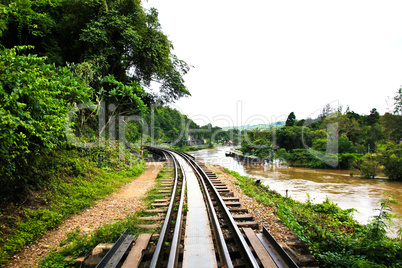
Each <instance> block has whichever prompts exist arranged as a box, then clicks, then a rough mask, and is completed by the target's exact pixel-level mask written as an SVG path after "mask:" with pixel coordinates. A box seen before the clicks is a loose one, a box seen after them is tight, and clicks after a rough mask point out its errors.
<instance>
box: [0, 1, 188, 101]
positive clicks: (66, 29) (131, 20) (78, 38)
mask: <svg viewBox="0 0 402 268" xmlns="http://www.w3.org/2000/svg"><path fill="white" fill-rule="evenodd" d="M4 4H5V5H3V6H2V11H4V12H0V14H2V16H4V18H5V21H6V26H4V27H3V26H2V25H0V29H1V28H2V27H3V28H4V31H3V35H2V37H1V38H0V42H1V44H3V45H4V46H5V47H8V48H11V47H13V46H15V45H34V46H35V51H34V52H35V53H37V54H39V55H40V56H47V57H48V61H49V62H54V63H56V65H66V63H82V62H89V63H91V64H93V65H94V66H97V68H98V71H99V72H98V75H100V76H101V77H106V76H109V75H113V76H114V77H115V79H116V80H117V81H119V82H123V83H129V82H133V81H136V82H139V83H140V84H142V85H143V86H146V87H150V85H151V82H156V84H157V85H159V91H158V92H153V93H152V94H150V95H149V96H148V99H147V101H150V98H151V99H153V100H157V101H159V102H162V103H167V102H172V101H175V100H177V99H179V98H181V97H184V96H188V95H190V92H189V91H188V90H187V88H186V86H185V85H184V80H183V75H185V74H186V73H187V72H188V71H189V66H188V65H187V64H186V63H185V62H184V61H182V60H179V59H178V58H177V57H176V56H175V55H174V54H173V53H172V49H173V45H172V43H171V42H170V41H169V40H168V38H167V36H166V35H165V34H164V33H163V32H162V30H161V26H160V24H159V21H158V12H157V10H156V9H150V11H149V12H146V11H145V10H144V9H143V8H142V6H141V1H140V0H46V1H45V0H39V1H33V0H24V1H5V2H4ZM91 86H93V87H94V88H95V89H96V90H98V91H99V90H100V89H101V88H100V86H99V79H95V80H94V81H93V83H92V84H91Z"/></svg>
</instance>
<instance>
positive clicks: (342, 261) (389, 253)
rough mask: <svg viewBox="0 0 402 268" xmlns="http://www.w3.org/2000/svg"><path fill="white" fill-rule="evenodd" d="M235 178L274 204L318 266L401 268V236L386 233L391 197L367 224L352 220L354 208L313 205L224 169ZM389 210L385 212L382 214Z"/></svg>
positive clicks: (250, 193)
mask: <svg viewBox="0 0 402 268" xmlns="http://www.w3.org/2000/svg"><path fill="white" fill-rule="evenodd" d="M225 170H226V172H228V173H229V174H231V175H232V176H234V177H236V178H237V180H238V181H237V184H238V185H239V186H240V188H241V189H242V190H243V192H244V193H245V194H246V195H248V196H250V197H253V198H254V199H255V200H256V201H257V202H259V203H260V204H263V205H265V206H270V207H275V209H276V210H275V213H276V215H277V216H278V217H279V218H280V219H281V220H282V221H283V222H284V223H285V224H286V226H287V227H288V228H289V229H291V230H292V231H293V232H294V233H296V234H297V235H298V236H299V237H300V238H301V239H302V240H303V241H304V242H306V243H307V245H309V248H310V251H311V252H312V253H313V255H314V257H315V258H316V259H317V260H318V261H319V262H320V267H345V268H346V267H395V268H396V267H402V257H401V252H402V239H401V237H398V238H390V237H388V236H387V235H386V229H387V228H388V227H389V225H388V224H389V222H390V221H389V219H390V218H391V217H392V214H390V213H389V211H390V206H389V204H390V203H395V200H393V199H392V196H391V195H390V196H386V198H385V199H384V200H382V201H381V209H380V215H379V216H378V217H376V218H375V219H373V221H372V222H371V223H370V224H368V225H361V224H359V223H357V222H356V221H355V220H354V219H353V216H352V214H353V212H354V211H355V210H353V209H347V210H343V209H341V208H340V207H338V206H337V205H336V204H334V203H333V202H332V201H331V200H329V199H326V200H325V201H324V202H323V203H320V204H313V203H312V202H311V200H310V199H308V200H307V202H305V203H302V202H298V201H295V200H293V199H291V198H288V197H284V196H282V195H280V194H278V193H276V192H275V191H272V190H270V189H269V187H268V186H263V185H261V184H256V183H255V181H254V180H253V179H251V178H249V177H245V176H241V175H240V174H239V173H237V172H234V171H231V170H228V169H225ZM384 211H388V213H384Z"/></svg>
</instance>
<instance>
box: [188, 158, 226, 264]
mask: <svg viewBox="0 0 402 268" xmlns="http://www.w3.org/2000/svg"><path fill="white" fill-rule="evenodd" d="M188 163H189V164H190V165H191V167H192V168H193V170H194V171H195V172H196V173H197V174H198V176H199V178H200V183H201V186H202V189H203V193H204V198H206V203H207V206H208V210H209V214H210V217H211V220H212V224H211V226H212V228H213V230H214V232H215V234H216V236H217V237H216V238H217V242H218V246H217V248H218V251H219V255H220V256H221V259H222V260H223V262H224V263H222V267H226V268H233V263H232V258H231V257H230V254H229V249H228V247H227V245H226V241H225V237H224V236H223V232H222V229H221V226H220V223H219V219H218V215H217V214H216V211H215V208H214V205H213V203H212V200H211V197H210V196H209V194H208V189H207V186H206V185H205V182H204V180H203V179H201V174H200V173H199V171H198V170H197V168H196V167H195V166H194V165H193V163H192V162H188Z"/></svg>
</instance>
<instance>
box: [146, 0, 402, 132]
mask: <svg viewBox="0 0 402 268" xmlns="http://www.w3.org/2000/svg"><path fill="white" fill-rule="evenodd" d="M143 6H144V7H145V8H148V7H155V8H157V9H158V11H159V21H160V23H161V25H162V30H163V32H164V33H165V34H166V35H167V36H168V38H169V39H170V40H171V41H172V43H173V45H174V54H176V55H177V56H178V57H179V58H180V59H182V60H184V61H186V62H187V63H188V64H190V65H192V66H194V68H192V69H191V70H190V72H189V73H188V74H187V75H185V76H184V79H185V81H186V86H187V87H188V89H189V91H190V92H191V94H192V96H191V97H189V98H183V99H181V100H180V101H178V102H176V103H175V104H174V105H172V107H174V108H176V109H178V110H180V111H181V112H182V113H184V114H186V115H188V116H189V117H190V118H192V119H193V120H194V121H195V122H196V123H198V124H200V125H205V124H207V123H211V124H212V125H214V126H237V125H245V124H252V125H253V124H259V123H266V124H267V123H271V122H275V121H277V120H278V121H281V120H286V118H287V116H288V114H289V113H290V112H294V113H295V114H296V118H297V119H303V118H307V117H312V118H314V117H315V116H316V115H317V110H320V109H322V108H323V107H324V106H325V105H326V104H328V103H331V105H332V106H333V107H338V105H342V106H343V107H344V110H345V109H346V106H350V109H351V110H353V111H355V112H357V113H360V114H369V113H370V110H371V109H372V108H377V110H378V111H379V112H380V114H384V113H385V112H387V111H389V104H387V101H386V99H387V98H389V97H391V98H392V97H393V96H394V95H395V93H396V91H397V89H398V88H399V87H400V85H402V19H401V14H402V1H400V0H398V1H388V0H382V1H370V0H365V1H354V0H347V1H343V0H338V1H326V0H317V1H310V0H303V1H300V0H293V1H290V0H288V1H287V0H280V1H278V0H277V1H272V0H264V1H262V0H248V1H237V0H230V1H229V0H203V1H195V0H148V1H145V2H143Z"/></svg>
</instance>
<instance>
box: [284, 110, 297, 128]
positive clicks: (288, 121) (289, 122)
mask: <svg viewBox="0 0 402 268" xmlns="http://www.w3.org/2000/svg"><path fill="white" fill-rule="evenodd" d="M295 122H296V116H295V113H294V112H291V113H290V114H289V115H288V118H287V119H286V123H285V125H286V126H287V127H292V126H293V125H294V124H295Z"/></svg>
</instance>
